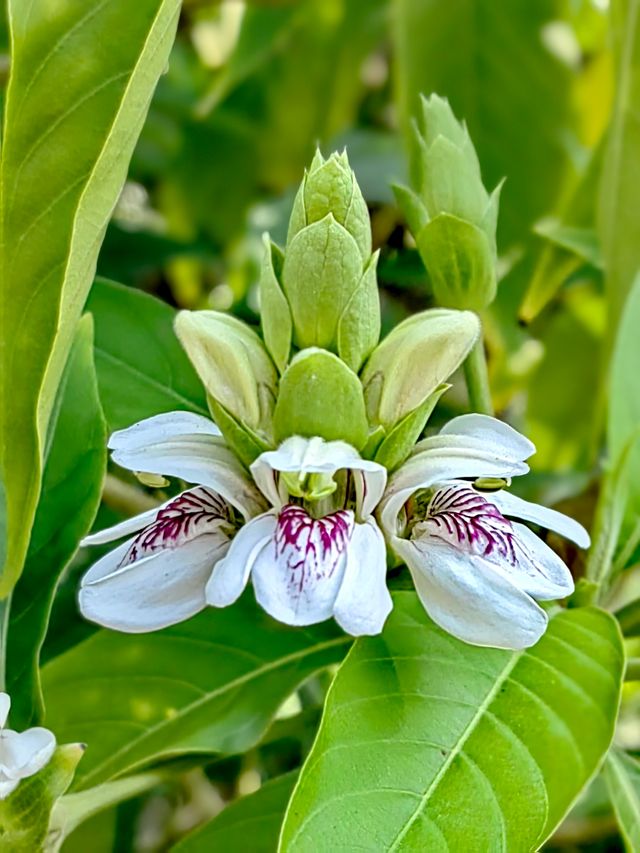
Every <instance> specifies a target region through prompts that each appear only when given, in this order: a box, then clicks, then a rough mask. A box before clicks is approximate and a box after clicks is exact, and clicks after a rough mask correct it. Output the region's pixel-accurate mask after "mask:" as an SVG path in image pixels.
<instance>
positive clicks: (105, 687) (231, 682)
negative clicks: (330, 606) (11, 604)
mask: <svg viewBox="0 0 640 853" xmlns="http://www.w3.org/2000/svg"><path fill="white" fill-rule="evenodd" d="M350 641H351V638H350V637H345V636H343V635H340V634H338V633H337V631H336V629H335V628H334V627H333V626H332V625H331V623H326V624H324V625H320V626H315V627H312V628H307V629H301V628H295V629H289V628H286V627H283V626H282V625H279V624H278V623H275V622H274V621H272V620H271V619H269V618H268V617H267V616H266V615H265V614H264V613H263V611H262V610H260V609H259V608H258V607H257V606H256V605H255V604H254V603H253V601H252V600H251V597H250V596H245V597H244V598H243V599H242V600H241V601H240V602H239V603H238V604H237V605H235V606H234V607H231V608H226V609H224V610H213V609H208V610H206V611H205V612H204V613H201V614H200V615H199V616H196V617H195V618H194V619H191V620H190V621H188V622H184V623H183V624H181V625H178V626H176V627H174V628H168V629H166V630H164V631H158V632H156V633H152V634H138V635H134V636H127V635H125V634H117V633H113V632H110V631H100V632H98V633H97V634H94V635H93V636H92V637H90V638H89V639H88V640H86V641H85V642H83V643H81V644H80V645H78V646H76V647H75V648H73V649H71V650H69V651H68V652H66V653H65V654H63V655H61V656H60V657H58V658H56V659H55V660H53V661H52V662H51V663H49V664H48V665H47V666H46V667H45V668H44V672H43V689H44V696H45V703H46V708H47V717H46V725H47V726H48V727H50V728H51V729H52V730H54V731H55V732H56V735H57V736H58V738H59V739H64V738H66V737H67V733H71V732H73V737H74V738H76V739H80V740H83V741H85V742H86V743H87V744H89V747H90V748H89V749H88V750H87V755H86V756H85V760H84V761H83V763H82V766H81V767H80V770H79V773H78V776H77V777H76V786H77V787H80V788H87V787H89V786H90V785H95V784H98V783H100V782H105V781H107V780H109V779H112V778H113V777H114V776H117V775H119V774H121V773H123V772H124V771H127V770H131V769H132V768H134V767H139V766H141V765H143V764H146V763H148V762H150V761H153V760H155V759H158V758H161V757H167V756H176V755H179V754H182V753H189V752H222V753H234V752H242V751H244V750H246V749H247V748H248V747H249V746H251V745H252V744H254V743H255V742H256V741H257V740H258V738H259V737H260V736H261V735H262V734H263V732H264V731H265V729H266V728H267V725H268V723H269V721H270V719H271V718H272V716H273V714H274V712H275V711H276V710H277V708H278V706H279V705H280V703H281V702H282V701H284V699H285V698H286V697H287V696H288V695H289V693H291V691H292V690H293V689H294V688H295V687H296V686H297V685H298V684H299V683H300V682H301V681H302V680H304V678H305V677H307V676H308V675H311V674H312V673H313V672H315V671H317V670H318V669H321V668H322V667H325V666H328V665H329V664H331V663H336V662H337V661H339V660H341V658H342V657H343V655H344V653H345V652H346V650H347V648H348V645H349V643H350Z"/></svg>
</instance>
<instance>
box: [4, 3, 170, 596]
mask: <svg viewBox="0 0 640 853" xmlns="http://www.w3.org/2000/svg"><path fill="white" fill-rule="evenodd" d="M179 8H180V3H179V2H178V0H140V2H138V3H136V4H135V8H132V6H131V4H130V3H129V2H127V0H110V1H109V2H98V3H93V4H89V5H87V4H83V3H77V2H74V0H59V2H56V3H53V4H52V3H51V2H49V0H33V2H31V3H24V2H22V1H21V0H9V20H10V22H11V35H12V60H11V79H10V82H9V88H8V92H7V100H6V105H5V116H4V119H5V122H4V132H3V146H2V164H1V171H0V223H1V225H0V227H1V233H0V244H1V245H2V247H3V251H2V266H1V268H0V297H1V301H2V304H3V310H2V314H1V315H0V338H1V339H2V341H3V347H2V353H1V357H0V402H1V405H0V462H1V465H2V477H3V481H4V491H5V500H6V505H7V506H6V509H7V541H6V549H5V550H6V554H0V557H1V559H0V563H1V564H2V565H3V566H4V570H3V574H2V575H1V576H0V596H1V597H4V596H5V595H6V594H7V593H8V592H9V591H10V590H11V588H12V587H13V585H14V584H15V581H16V580H17V578H18V576H19V575H20V572H21V570H22V565H23V562H24V558H25V555H26V550H27V545H28V537H29V532H30V529H31V525H32V522H33V518H34V514H35V510H36V504H37V500H38V493H39V490H40V479H41V473H42V453H43V444H44V439H45V435H46V430H47V424H48V421H49V416H50V413H51V408H52V405H53V401H54V398H55V395H56V390H57V387H58V384H59V381H60V377H61V375H62V371H63V368H64V364H65V361H66V358H67V355H68V352H69V349H70V347H71V343H72V340H73V333H74V329H75V325H76V322H77V320H78V318H79V316H80V312H81V311H82V306H83V304H84V301H85V298H86V295H87V293H88V291H89V287H90V285H91V281H92V278H93V271H94V269H95V264H96V258H97V255H98V250H99V248H100V243H101V240H102V237H103V234H104V230H105V228H106V225H107V222H108V220H109V217H110V215H111V212H112V210H113V207H114V205H115V203H116V200H117V198H118V194H119V192H120V189H121V187H122V185H123V183H124V180H125V177H126V173H127V166H128V163H129V159H130V156H131V152H132V151H133V148H134V145H135V142H136V139H137V137H138V134H139V132H140V128H141V127H142V123H143V121H144V118H145V115H146V112H147V107H148V104H149V100H150V98H151V95H152V93H153V90H154V87H155V85H156V82H157V80H158V77H159V76H160V74H161V73H162V71H163V69H164V67H165V65H166V62H167V58H168V55H169V49H170V47H171V43H172V40H173V34H174V31H175V27H176V24H177V19H178V12H179ZM61 81H64V83H61ZM16 423H18V424H20V429H19V431H18V430H16V429H15V424H16Z"/></svg>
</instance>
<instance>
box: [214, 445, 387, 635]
mask: <svg viewBox="0 0 640 853" xmlns="http://www.w3.org/2000/svg"><path fill="white" fill-rule="evenodd" d="M251 473H252V474H253V477H254V479H255V482H256V483H257V484H258V486H259V487H260V489H261V490H262V492H263V494H264V495H265V497H266V498H267V499H268V501H269V503H270V504H271V506H272V507H273V508H272V509H270V510H269V511H268V512H266V513H263V514H262V515H259V516H257V517H256V518H254V519H252V520H251V521H250V522H249V523H248V524H246V525H245V526H244V527H243V528H242V529H241V530H240V531H239V533H238V534H237V536H236V537H235V539H234V540H233V542H232V544H231V547H230V549H229V552H228V554H227V555H226V557H225V558H224V559H223V560H221V561H220V562H219V563H218V564H217V566H216V568H215V570H214V572H213V574H212V576H211V579H210V581H209V583H208V584H207V601H208V602H209V604H211V605H213V606H215V607H225V606H227V605H229V604H231V603H232V602H234V601H235V600H236V599H237V598H238V597H239V596H240V594H241V593H242V590H243V589H244V587H245V586H246V584H247V582H248V580H249V576H251V579H252V583H253V587H254V590H255V594H256V598H257V600H258V602H259V604H260V605H261V606H262V607H263V608H264V609H265V610H266V611H267V612H268V613H269V614H270V615H271V616H273V617H274V618H275V619H278V620H279V621H281V622H285V623H287V624H289V625H311V624H314V623H316V622H322V621H324V620H325V619H328V618H330V617H331V616H334V617H335V619H336V621H337V622H338V624H339V625H340V626H341V627H342V628H343V629H344V630H345V631H347V632H348V633H350V634H353V635H354V636H357V635H361V634H377V633H379V632H380V631H381V630H382V627H383V625H384V622H385V619H386V618H387V616H388V615H389V612H390V611H391V607H392V603H391V597H390V595H389V592H388V590H387V587H386V582H385V575H386V546H385V542H384V538H383V536H382V533H381V531H380V529H379V528H378V525H377V523H376V521H375V519H374V518H373V516H372V513H373V510H374V509H375V507H376V505H377V503H378V501H379V500H380V497H381V496H382V493H383V491H384V488H385V484H386V479H387V474H386V470H385V469H384V468H383V466H382V465H378V464H377V463H375V462H369V461H367V460H364V459H362V458H361V457H360V455H359V454H358V453H357V451H356V450H354V449H353V447H351V446H350V445H349V444H346V443H345V442H342V441H324V440H323V439H322V438H317V437H316V438H311V439H307V438H301V437H297V436H296V437H292V438H288V439H286V440H285V441H284V442H283V443H282V444H281V445H280V447H279V448H278V449H277V450H273V451H267V452H266V453H262V454H261V455H260V456H259V457H258V458H257V459H256V460H255V462H254V463H253V464H252V465H251Z"/></svg>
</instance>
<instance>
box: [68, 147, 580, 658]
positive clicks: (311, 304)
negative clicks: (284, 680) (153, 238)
mask: <svg viewBox="0 0 640 853" xmlns="http://www.w3.org/2000/svg"><path fill="white" fill-rule="evenodd" d="M376 261H377V256H376V255H375V254H373V255H372V254H371V233H370V225H369V217H368V212H367V208H366V204H365V202H364V200H363V198H362V195H361V193H360V190H359V188H358V185H357V183H356V180H355V177H354V175H353V172H352V171H351V169H350V168H349V165H348V162H347V159H346V156H345V155H344V154H341V155H333V156H332V157H330V158H329V159H328V160H324V159H323V158H322V157H321V156H320V155H319V154H317V155H316V157H315V158H314V160H313V163H312V164H311V167H310V169H309V171H308V173H307V174H306V175H305V178H304V180H303V183H302V186H301V188H300V190H299V192H298V195H297V197H296V200H295V203H294V207H293V212H292V216H291V221H290V227H289V234H288V238H287V245H286V247H285V250H284V252H283V251H282V250H280V249H279V248H278V247H277V246H275V245H273V244H272V243H270V242H269V241H268V240H267V241H266V242H265V258H264V263H263V268H262V276H261V281H260V294H261V323H262V335H261V336H259V335H258V334H257V332H256V331H254V330H253V329H251V328H249V327H248V326H246V325H245V324H243V323H241V322H240V321H239V320H236V319H234V318H232V317H229V316H226V315H224V314H219V313H217V312H213V311H199V312H181V313H180V314H179V315H178V318H177V321H176V332H177V334H178V337H179V338H180V340H181V342H182V344H183V346H184V347H185V349H186V351H187V353H188V355H189V357H190V358H191V361H192V362H193V364H194V366H195V368H196V370H197V371H198V373H199V375H200V377H201V379H202V381H203V384H204V386H205V388H206V390H207V393H208V397H209V403H210V409H211V413H212V417H213V419H212V420H209V419H207V418H205V417H202V416H199V415H195V414H191V413H187V412H170V413H165V414H160V415H157V416H155V417H152V418H149V419H148V420H145V421H142V422H141V423H138V424H134V425H133V426H132V427H130V428H129V429H125V430H122V431H120V432H117V433H115V434H114V435H113V436H112V437H111V441H110V448H111V450H112V455H113V460H114V462H116V463H117V464H118V465H121V466H123V467H125V468H128V469H130V470H131V471H134V472H137V473H140V472H141V473H144V474H147V475H149V474H152V475H162V476H168V477H175V478H178V479H179V480H181V481H184V482H185V483H186V484H191V485H190V486H189V488H187V489H186V490H185V491H182V492H181V493H180V494H178V495H177V496H175V497H172V498H171V499H170V500H168V501H166V502H165V503H164V504H162V505H161V506H159V507H157V508H156V509H154V510H151V511H149V512H146V513H143V514H141V515H139V516H136V517H135V518H131V519H128V520H127V521H124V522H122V523H121V524H118V525H116V526H115V527H112V528H110V529H109V530H105V531H102V532H100V533H95V534H93V535H91V536H89V537H88V538H87V540H86V543H87V544H98V543H104V542H109V541H112V540H118V539H124V541H123V542H122V544H120V545H118V546H117V547H116V548H115V549H114V550H113V551H111V552H109V553H107V554H106V555H105V556H104V557H102V558H101V559H100V560H98V562H97V563H96V564H95V565H94V566H93V567H92V568H91V569H90V570H89V572H88V573H87V574H86V575H85V577H84V578H83V580H82V585H81V589H80V607H81V610H82V612H83V614H84V615H85V616H86V617H87V618H89V619H92V620H94V621H95V622H98V623H100V624H102V625H105V626H107V627H111V628H114V629H117V630H121V631H130V632H136V631H150V630H156V629H158V628H162V627H165V626H167V625H171V624H174V623H176V622H179V621H181V620H184V619H187V618H189V617H190V616H192V615H194V614H195V613H197V612H198V611H199V610H201V609H202V608H204V607H205V606H207V605H210V606H213V607H225V606H227V605H229V604H231V603H232V602H234V601H235V600H236V599H237V598H238V597H239V596H240V595H241V593H242V591H243V590H244V588H245V587H246V585H247V583H248V582H249V579H251V583H252V586H253V589H254V593H255V596H256V599H257V600H258V602H259V603H260V604H261V606H262V607H263V608H264V609H265V610H266V611H267V612H268V613H269V614H271V615H272V616H273V617H274V618H275V619H278V620H280V621H282V622H285V623H287V624H289V625H309V624H313V623H316V622H320V621H323V620H325V619H328V618H330V617H334V618H335V619H336V621H337V622H338V623H339V624H340V625H341V627H342V628H343V629H344V630H345V631H346V632H348V633H350V634H353V635H355V636H357V635H363V634H377V633H379V632H380V631H381V630H382V628H383V626H384V622H385V620H386V618H387V616H388V614H389V612H390V610H391V608H392V599H391V596H390V594H389V591H388V589H387V582H386V575H387V563H388V559H389V558H390V559H392V560H393V559H395V560H400V561H402V562H404V563H406V565H407V566H408V568H409V570H410V572H411V575H412V577H413V581H414V584H415V588H416V592H417V594H418V595H419V597H420V599H421V601H422V602H423V604H424V607H425V609H426V610H427V612H428V613H429V615H430V616H431V617H432V618H433V619H434V620H435V621H436V622H437V623H438V624H440V625H441V626H442V627H444V628H445V629H446V630H447V631H450V632H451V633H452V634H454V635H455V636H457V637H459V638H461V639H463V640H466V641H467V642H470V643H476V644H479V645H490V646H497V647H506V648H523V647H526V646H529V645H532V644H533V643H535V642H536V641H537V639H538V638H539V637H540V636H541V634H542V633H543V632H544V630H545V627H546V622H547V617H546V614H545V611H544V610H543V609H542V608H541V607H540V606H539V605H538V604H537V603H536V600H549V599H557V598H562V597H564V596H566V595H567V594H568V593H570V592H571V591H572V589H573V581H572V578H571V574H570V572H569V570H568V569H567V567H566V566H565V565H564V563H563V562H562V561H561V560H560V558H559V557H558V556H557V555H556V554H555V553H554V552H553V551H552V550H551V549H550V548H549V547H548V546H547V545H546V544H545V543H544V542H543V541H542V540H541V539H539V538H538V537H537V536H536V535H535V533H533V532H532V530H531V529H530V528H529V527H528V526H527V525H526V524H523V523H522V522H529V523H533V524H535V525H540V526H542V527H544V528H549V529H553V530H556V531H558V532H559V533H561V534H563V535H565V536H567V537H568V538H570V539H572V540H573V541H574V542H576V543H577V544H578V545H580V546H583V547H585V546H586V545H587V544H588V537H587V534H586V533H585V531H584V530H583V528H582V527H581V526H580V525H578V524H577V523H576V522H574V521H572V520H571V519H569V518H567V517H566V516H564V515H561V514H560V513H557V512H554V511H552V510H549V509H545V508H544V507H540V506H537V505H535V504H531V503H528V502H526V501H524V500H521V499H519V498H517V497H515V496H514V495H512V494H511V493H510V492H509V491H508V485H509V483H510V480H511V478H512V477H514V476H517V475H521V474H524V473H526V472H527V470H528V467H527V464H526V461H525V460H526V459H527V458H528V457H529V456H530V455H531V454H532V453H533V452H534V447H533V445H532V444H531V443H530V442H529V441H528V440H527V439H525V438H524V437H523V436H521V435H520V434H519V433H517V432H516V431H515V430H513V429H512V428H511V427H509V426H507V425H505V424H503V423H501V422H500V421H498V420H496V419H494V418H491V417H488V416H484V415H476V414H470V415H463V416H460V417H457V418H454V419H453V420H451V421H450V422H449V423H448V424H447V425H446V426H445V427H444V429H442V430H441V431H440V433H439V434H438V435H436V436H431V437H429V438H426V439H423V440H422V441H419V438H420V436H421V435H422V433H423V431H424V428H425V425H426V423H427V420H428V418H429V416H430V414H431V412H432V410H433V407H434V405H435V404H436V402H437V400H438V399H439V397H440V396H441V394H442V393H444V391H446V389H447V387H448V386H447V385H446V384H445V382H446V380H447V379H448V377H449V376H450V375H451V374H452V373H453V372H454V371H455V370H456V369H457V367H458V366H459V365H460V364H461V362H462V361H463V360H464V358H465V357H466V355H467V354H468V353H469V351H470V349H471V348H472V347H473V345H474V344H475V342H476V339H477V337H478V334H479V324H478V321H477V318H476V317H475V315H474V314H472V313H470V312H468V311H458V310H446V309H434V310H431V311H425V312H423V313H421V314H418V315H416V316H413V317H411V318H410V319H408V320H406V321H404V322H403V323H401V324H400V325H398V326H397V327H396V328H395V329H394V330H393V331H392V332H391V333H390V334H389V335H387V337H386V338H385V339H384V340H383V341H382V342H381V343H379V336H380V307H379V301H378V291H377V284H376V272H375V270H376ZM516 519H520V521H517V520H516Z"/></svg>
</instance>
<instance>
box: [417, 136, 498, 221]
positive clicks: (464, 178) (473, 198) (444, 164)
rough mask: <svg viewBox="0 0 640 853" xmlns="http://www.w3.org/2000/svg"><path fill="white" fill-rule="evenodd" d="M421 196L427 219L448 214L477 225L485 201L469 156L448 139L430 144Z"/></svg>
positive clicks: (423, 174)
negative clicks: (428, 215)
mask: <svg viewBox="0 0 640 853" xmlns="http://www.w3.org/2000/svg"><path fill="white" fill-rule="evenodd" d="M422 180H423V184H422V187H421V196H422V200H423V201H424V204H425V206H426V208H427V210H428V211H429V213H430V216H431V218H433V217H434V216H437V215H438V214H439V213H448V214H451V215H453V216H457V217H459V218H460V219H465V220H468V221H469V222H473V223H477V224H479V223H480V222H481V221H482V217H483V215H484V212H485V210H486V209H487V205H488V203H489V195H488V193H487V191H486V190H485V188H484V185H483V183H482V179H481V177H480V173H479V171H478V169H477V166H476V164H475V162H474V160H473V159H469V157H468V156H467V155H466V153H465V151H464V150H463V149H462V148H458V147H457V146H456V145H454V144H453V142H451V141H450V140H449V139H445V137H444V136H439V137H438V138H437V139H436V141H435V142H434V143H433V145H431V146H430V148H429V151H428V155H427V156H426V157H425V160H424V163H423V172H422Z"/></svg>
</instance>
